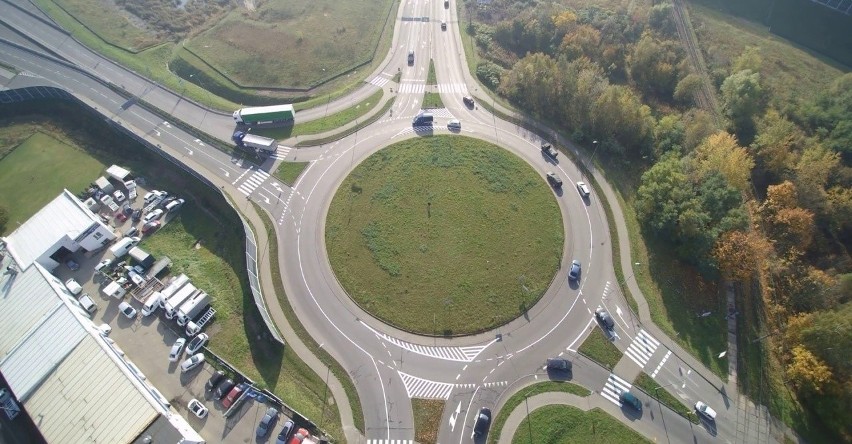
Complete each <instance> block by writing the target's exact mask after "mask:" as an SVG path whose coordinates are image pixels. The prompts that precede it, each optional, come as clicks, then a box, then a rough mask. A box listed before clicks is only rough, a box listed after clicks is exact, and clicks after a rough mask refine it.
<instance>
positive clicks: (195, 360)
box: [180, 353, 204, 373]
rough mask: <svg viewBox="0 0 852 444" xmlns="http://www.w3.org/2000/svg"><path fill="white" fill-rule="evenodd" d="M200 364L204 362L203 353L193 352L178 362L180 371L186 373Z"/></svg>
mask: <svg viewBox="0 0 852 444" xmlns="http://www.w3.org/2000/svg"><path fill="white" fill-rule="evenodd" d="M202 364H204V353H197V354H194V355H192V356H191V357H190V358H189V359H187V360H186V361H183V362H182V363H181V364H180V372H181V373H186V372H188V371H190V370H192V369H194V368H196V367H200V366H201V365H202Z"/></svg>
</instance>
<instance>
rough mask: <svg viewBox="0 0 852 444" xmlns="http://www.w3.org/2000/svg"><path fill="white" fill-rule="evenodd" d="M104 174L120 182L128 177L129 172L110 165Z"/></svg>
mask: <svg viewBox="0 0 852 444" xmlns="http://www.w3.org/2000/svg"><path fill="white" fill-rule="evenodd" d="M106 173H107V174H108V175H110V176H112V177H114V178H116V179H118V180H120V181H122V182H124V180H125V179H127V176H129V175H130V170H128V169H126V168H122V167H120V166H118V165H112V166H110V167H109V168H107V169H106Z"/></svg>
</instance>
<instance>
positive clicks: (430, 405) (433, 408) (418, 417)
mask: <svg viewBox="0 0 852 444" xmlns="http://www.w3.org/2000/svg"><path fill="white" fill-rule="evenodd" d="M444 404H445V402H444V401H441V400H435V399H412V400H411V408H412V409H413V410H414V441H416V442H420V443H433V442H438V431H439V430H440V428H441V415H442V414H443V413H444Z"/></svg>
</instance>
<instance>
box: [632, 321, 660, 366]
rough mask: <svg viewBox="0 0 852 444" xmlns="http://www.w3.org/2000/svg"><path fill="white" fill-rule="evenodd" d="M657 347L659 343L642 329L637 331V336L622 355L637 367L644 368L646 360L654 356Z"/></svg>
mask: <svg viewBox="0 0 852 444" xmlns="http://www.w3.org/2000/svg"><path fill="white" fill-rule="evenodd" d="M659 345H660V341H658V340H656V339H654V337H653V336H651V335H650V334H648V333H647V332H646V331H645V330H644V329H642V330H639V334H638V335H636V337H635V338H633V342H631V343H630V346H628V347H627V350H626V351H625V352H624V354H625V355H627V357H628V358H630V359H632V360H633V362H635V363H636V364H637V365H638V366H639V367H641V368H645V365H646V364H647V363H648V360H650V359H651V356H653V355H654V352H655V351H656V350H657V347H658V346H659Z"/></svg>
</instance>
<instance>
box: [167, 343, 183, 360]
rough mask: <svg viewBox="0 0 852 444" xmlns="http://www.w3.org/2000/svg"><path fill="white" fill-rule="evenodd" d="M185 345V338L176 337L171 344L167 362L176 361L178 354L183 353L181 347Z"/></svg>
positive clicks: (178, 357)
mask: <svg viewBox="0 0 852 444" xmlns="http://www.w3.org/2000/svg"><path fill="white" fill-rule="evenodd" d="M185 345H186V339H185V338H178V339H177V341H175V343H174V344H173V345H172V350H171V351H170V352H169V362H177V360H178V359H180V355H182V354H183V347H184V346H185Z"/></svg>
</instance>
